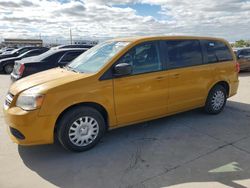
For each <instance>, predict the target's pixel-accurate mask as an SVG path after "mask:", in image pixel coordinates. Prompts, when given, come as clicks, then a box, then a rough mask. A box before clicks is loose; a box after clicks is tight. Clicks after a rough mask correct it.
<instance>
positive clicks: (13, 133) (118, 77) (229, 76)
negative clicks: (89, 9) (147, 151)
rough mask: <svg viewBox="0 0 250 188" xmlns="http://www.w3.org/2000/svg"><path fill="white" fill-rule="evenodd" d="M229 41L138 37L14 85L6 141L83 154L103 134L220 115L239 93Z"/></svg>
mask: <svg viewBox="0 0 250 188" xmlns="http://www.w3.org/2000/svg"><path fill="white" fill-rule="evenodd" d="M238 71H239V65H238V64H237V63H236V58H235V55H234V53H233V51H232V49H231V48H230V47H229V44H228V42H226V41H225V40H223V39H217V38H208V37H185V36H178V37H177V36H171V37H137V38H126V39H115V40H111V41H107V42H103V43H101V44H99V45H97V46H95V47H93V48H91V49H90V50H88V51H87V52H86V53H84V54H82V55H80V56H79V57H78V58H76V59H75V60H74V61H73V62H71V63H70V64H68V65H67V66H65V67H63V68H55V69H51V70H48V71H45V72H41V73H38V74H34V75H32V76H29V77H26V78H24V79H21V80H19V81H17V82H16V83H14V84H13V85H12V86H11V87H10V90H9V92H8V94H7V96H6V100H5V104H4V114H5V119H6V121H7V123H8V125H9V128H8V130H9V133H10V137H11V139H12V140H13V141H14V142H16V143H18V144H20V145H36V144H48V143H53V142H54V138H56V137H57V138H58V140H59V142H60V143H61V144H62V146H64V147H65V148H67V149H69V150H73V151H84V150H88V149H90V148H92V147H93V146H94V145H96V144H97V143H98V141H99V140H100V138H101V137H102V136H103V135H104V133H105V131H106V130H108V129H114V128H118V127H122V126H126V125H130V124H134V123H138V122H143V121H147V120H151V119H155V118H159V117H163V116H168V115H171V114H175V113H180V112H183V111H187V110H191V109H194V108H200V107H204V109H205V111H206V112H207V113H209V114H218V113H220V112H221V111H222V110H223V108H224V106H225V104H226V100H227V98H228V97H231V96H233V95H235V94H236V92H237V89H238Z"/></svg>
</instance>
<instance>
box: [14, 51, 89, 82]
mask: <svg viewBox="0 0 250 188" xmlns="http://www.w3.org/2000/svg"><path fill="white" fill-rule="evenodd" d="M86 50H87V49H85V48H79V49H78V48H70V49H67V48H64V49H58V50H49V51H47V52H45V53H43V54H41V55H39V56H36V57H32V58H25V59H23V60H20V61H16V62H15V66H14V70H13V72H12V73H11V79H12V81H16V80H18V79H20V78H23V77H25V76H29V75H31V74H34V73H37V72H41V71H44V70H48V69H51V68H55V67H58V66H65V65H66V64H67V63H69V62H71V61H72V60H73V59H75V58H76V57H77V56H79V55H80V54H82V53H83V52H85V51H86Z"/></svg>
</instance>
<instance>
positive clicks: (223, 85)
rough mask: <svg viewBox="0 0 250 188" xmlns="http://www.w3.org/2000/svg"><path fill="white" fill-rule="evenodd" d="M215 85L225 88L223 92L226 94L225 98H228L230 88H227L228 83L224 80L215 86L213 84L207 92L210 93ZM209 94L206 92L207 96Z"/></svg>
mask: <svg viewBox="0 0 250 188" xmlns="http://www.w3.org/2000/svg"><path fill="white" fill-rule="evenodd" d="M217 85H221V86H222V87H224V88H225V90H226V92H227V97H228V96H229V93H230V86H229V83H228V82H227V81H225V80H222V81H218V82H216V83H215V84H213V85H212V87H210V89H209V92H210V91H211V89H213V88H214V87H215V86H217ZM209 92H208V94H209Z"/></svg>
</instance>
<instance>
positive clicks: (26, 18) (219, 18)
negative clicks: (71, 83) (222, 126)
mask: <svg viewBox="0 0 250 188" xmlns="http://www.w3.org/2000/svg"><path fill="white" fill-rule="evenodd" d="M70 28H71V30H72V34H73V39H75V40H76V39H98V40H100V41H101V40H106V39H110V38H117V37H127V36H144V35H147V36H149V35H150V36H151V35H195V36H216V37H222V38H225V39H227V40H228V41H231V42H232V41H235V40H240V39H246V40H250V0H192V1H191V0H0V41H1V40H3V39H4V38H39V37H40V36H41V38H42V39H43V40H45V41H49V42H61V43H65V42H69V30H70Z"/></svg>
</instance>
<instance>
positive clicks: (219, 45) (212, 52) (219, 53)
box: [205, 41, 233, 63]
mask: <svg viewBox="0 0 250 188" xmlns="http://www.w3.org/2000/svg"><path fill="white" fill-rule="evenodd" d="M205 49H206V50H207V61H208V63H214V62H222V61H230V60H233V57H232V54H231V52H230V50H229V48H228V47H227V45H226V44H224V43H223V42H219V41H205Z"/></svg>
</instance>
